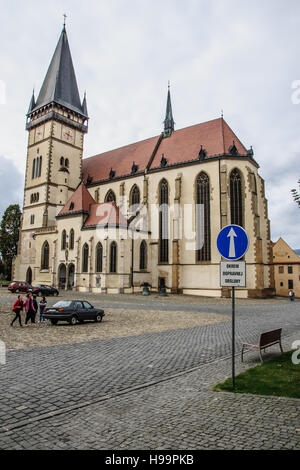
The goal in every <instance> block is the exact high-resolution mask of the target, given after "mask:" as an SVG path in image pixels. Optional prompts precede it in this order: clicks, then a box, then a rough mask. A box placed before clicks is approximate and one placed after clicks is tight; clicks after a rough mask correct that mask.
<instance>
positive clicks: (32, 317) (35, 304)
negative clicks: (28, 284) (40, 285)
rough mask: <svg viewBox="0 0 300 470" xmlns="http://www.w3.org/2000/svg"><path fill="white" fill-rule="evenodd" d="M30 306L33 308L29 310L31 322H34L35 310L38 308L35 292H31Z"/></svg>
mask: <svg viewBox="0 0 300 470" xmlns="http://www.w3.org/2000/svg"><path fill="white" fill-rule="evenodd" d="M32 307H33V309H32V311H31V323H35V317H36V314H37V311H38V309H39V306H38V303H37V300H36V295H35V294H33V299H32Z"/></svg>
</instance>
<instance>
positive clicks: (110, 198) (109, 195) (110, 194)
mask: <svg viewBox="0 0 300 470" xmlns="http://www.w3.org/2000/svg"><path fill="white" fill-rule="evenodd" d="M105 202H116V195H115V193H114V192H113V191H112V190H111V189H110V190H109V191H108V193H107V194H106V196H105Z"/></svg>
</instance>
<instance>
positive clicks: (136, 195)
mask: <svg viewBox="0 0 300 470" xmlns="http://www.w3.org/2000/svg"><path fill="white" fill-rule="evenodd" d="M139 203H140V190H139V188H138V187H137V185H136V184H135V185H134V186H133V188H132V190H131V193H130V205H131V206H138V205H139Z"/></svg>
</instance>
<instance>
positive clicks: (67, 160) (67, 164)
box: [65, 158, 69, 168]
mask: <svg viewBox="0 0 300 470" xmlns="http://www.w3.org/2000/svg"><path fill="white" fill-rule="evenodd" d="M65 167H66V168H69V159H68V158H66V161H65Z"/></svg>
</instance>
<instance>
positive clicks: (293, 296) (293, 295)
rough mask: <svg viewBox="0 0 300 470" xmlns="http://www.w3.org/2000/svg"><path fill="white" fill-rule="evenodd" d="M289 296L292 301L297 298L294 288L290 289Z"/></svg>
mask: <svg viewBox="0 0 300 470" xmlns="http://www.w3.org/2000/svg"><path fill="white" fill-rule="evenodd" d="M289 297H290V301H291V302H292V301H293V300H294V298H295V293H294V291H293V289H291V290H290V292H289Z"/></svg>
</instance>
